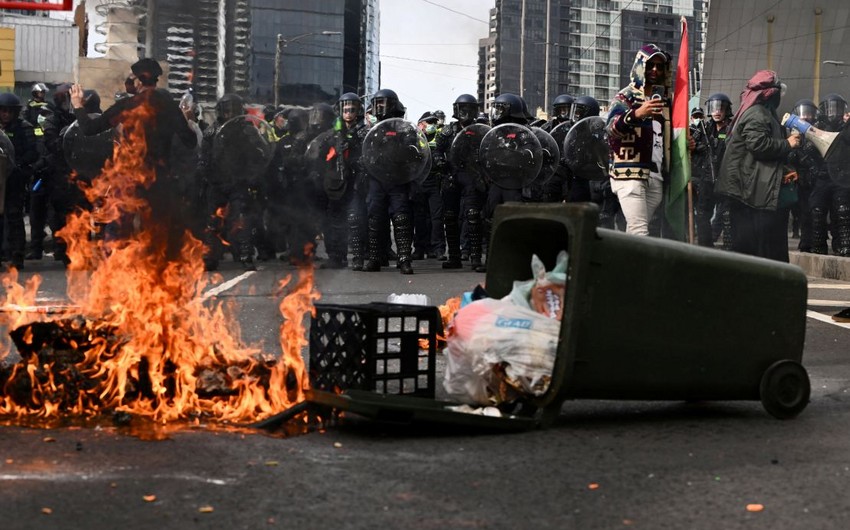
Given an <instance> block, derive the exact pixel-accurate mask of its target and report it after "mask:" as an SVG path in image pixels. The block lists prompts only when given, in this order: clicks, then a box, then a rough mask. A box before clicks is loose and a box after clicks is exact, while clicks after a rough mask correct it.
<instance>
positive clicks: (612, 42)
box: [479, 0, 708, 113]
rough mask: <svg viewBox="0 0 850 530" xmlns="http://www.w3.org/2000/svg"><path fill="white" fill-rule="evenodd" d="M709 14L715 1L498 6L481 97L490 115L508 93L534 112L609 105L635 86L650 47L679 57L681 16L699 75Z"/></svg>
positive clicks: (509, 2) (484, 55)
mask: <svg viewBox="0 0 850 530" xmlns="http://www.w3.org/2000/svg"><path fill="white" fill-rule="evenodd" d="M707 10H708V0H496V7H495V8H494V9H492V10H491V11H490V35H489V36H488V37H487V38H485V39H481V40H480V41H479V49H480V52H479V97H480V98H481V99H483V100H484V102H485V108H486V109H489V107H490V104H491V103H492V101H493V99H495V97H496V96H497V95H499V94H500V93H503V92H513V93H516V94H521V95H522V96H523V97H524V98H525V100H526V102H527V103H528V106H529V108H530V110H531V111H532V113H533V112H534V111H535V109H537V108H543V109H545V110H547V111H548V110H550V109H549V106H550V104H551V101H552V100H553V99H554V98H555V97H556V96H557V95H558V94H564V93H568V94H571V95H574V96H578V95H590V96H593V97H595V98H596V99H597V100H599V102H600V104H601V105H603V106H605V105H606V104H607V103H608V101H610V99H611V98H612V97H613V96H614V95H615V94H616V93H617V91H619V90H620V89H621V88H622V87H623V86H625V85H626V84H628V74H629V70H630V69H631V66H632V63H633V62H634V57H635V53H636V52H637V50H638V49H639V48H640V47H641V46H642V45H643V44H646V43H650V42H651V43H655V44H658V45H659V46H661V47H662V48H664V49H665V50H666V51H668V52H669V53H670V54H671V55H672V56H673V57H674V59H675V57H676V56H677V55H678V51H679V40H680V39H681V27H680V24H679V20H680V17H681V16H685V17H686V19H687V20H688V27H689V28H690V31H689V33H690V35H689V36H690V39H689V40H690V41H691V45H690V63H691V68H692V69H697V70H698V68H699V67H698V65H699V64H701V62H702V57H703V53H704V49H705V45H704V42H705V29H706V27H705V21H706V19H707V12H708V11H707ZM695 78H698V75H697V76H695Z"/></svg>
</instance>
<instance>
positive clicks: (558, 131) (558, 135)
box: [549, 120, 573, 155]
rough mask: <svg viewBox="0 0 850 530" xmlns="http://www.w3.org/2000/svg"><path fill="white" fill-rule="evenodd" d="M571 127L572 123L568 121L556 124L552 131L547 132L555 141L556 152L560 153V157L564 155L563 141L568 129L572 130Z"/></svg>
mask: <svg viewBox="0 0 850 530" xmlns="http://www.w3.org/2000/svg"><path fill="white" fill-rule="evenodd" d="M572 126H573V122H571V121H569V120H568V121H565V122H563V123H560V124H558V125H557V126H555V128H554V129H552V130H551V131H549V134H551V135H552V138H554V139H555V143H557V144H558V150H559V151H561V154H562V155H563V154H564V153H563V151H564V139H565V138H566V137H567V133H568V132H570V128H572Z"/></svg>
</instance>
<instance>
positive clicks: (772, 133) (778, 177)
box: [715, 70, 800, 262]
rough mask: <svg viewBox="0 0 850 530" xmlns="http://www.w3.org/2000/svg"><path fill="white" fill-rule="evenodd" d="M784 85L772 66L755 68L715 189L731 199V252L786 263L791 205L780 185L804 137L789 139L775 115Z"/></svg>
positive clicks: (743, 95)
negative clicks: (783, 200)
mask: <svg viewBox="0 0 850 530" xmlns="http://www.w3.org/2000/svg"><path fill="white" fill-rule="evenodd" d="M782 88H783V87H782V84H781V83H780V82H779V77H778V76H777V75H776V72H773V71H771V70H760V71H758V72H756V74H755V75H754V76H753V77H752V78H751V79H750V80H749V82H748V83H747V86H746V88H745V89H744V91H743V92H742V93H741V107H740V108H739V109H738V112H737V114H736V115H735V117H734V119H733V122H732V132H731V134H730V136H729V138H728V139H727V142H728V144H727V147H726V155H725V156H724V158H723V163H722V165H721V167H720V176H719V177H718V180H717V185H716V187H715V190H716V192H717V193H719V194H722V195H725V196H727V197H729V198H730V199H731V202H730V204H729V208H730V215H731V221H732V250H733V251H735V252H741V253H743V254H750V255H753V256H760V257H763V258H768V259H774V260H777V261H785V262H787V261H788V206H789V205H786V204H782V203H781V202H780V188H781V187H782V185H783V181H784V180H785V176H786V173H787V170H786V165H785V164H786V161H787V159H788V155H789V154H790V153H791V150H792V149H795V148H797V147H798V146H799V145H800V138H799V136H796V135H791V136H787V137H786V135H787V133H786V131H785V128H784V127H782V124H781V123H780V121H779V117H778V116H777V114H776V109H777V108H778V107H779V103H780V101H781V99H782Z"/></svg>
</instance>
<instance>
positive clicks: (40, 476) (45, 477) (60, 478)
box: [0, 471, 237, 486]
mask: <svg viewBox="0 0 850 530" xmlns="http://www.w3.org/2000/svg"><path fill="white" fill-rule="evenodd" d="M132 477H133V475H132V474H126V473H125V474H115V473H109V472H107V473H100V472H96V471H95V472H92V473H82V472H79V473H75V472H69V473H62V472H59V473H37V472H22V473H3V474H0V482H6V481H15V480H29V481H43V482H92V481H107V480H118V479H122V478H132ZM145 478H153V479H161V480H183V481H187V482H201V483H203V484H213V485H215V486H227V485H229V484H236V483H237V480H235V479H229V478H224V479H222V478H211V477H202V476H200V475H191V474H182V473H181V474H166V475H153V476H151V475H146V477H145Z"/></svg>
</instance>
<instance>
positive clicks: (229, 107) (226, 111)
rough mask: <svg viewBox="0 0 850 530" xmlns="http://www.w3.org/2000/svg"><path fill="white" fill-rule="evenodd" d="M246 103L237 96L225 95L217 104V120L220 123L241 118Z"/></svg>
mask: <svg viewBox="0 0 850 530" xmlns="http://www.w3.org/2000/svg"><path fill="white" fill-rule="evenodd" d="M244 105H245V102H244V101H243V100H242V98H241V97H240V96H239V95H237V94H225V95H223V96H222V97H221V99H220V100H218V102H216V104H215V119H216V121H217V122H219V123H224V122H226V121H227V120H230V119H233V118H235V117H236V116H241V115H242V114H243V113H244V108H243V107H244Z"/></svg>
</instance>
